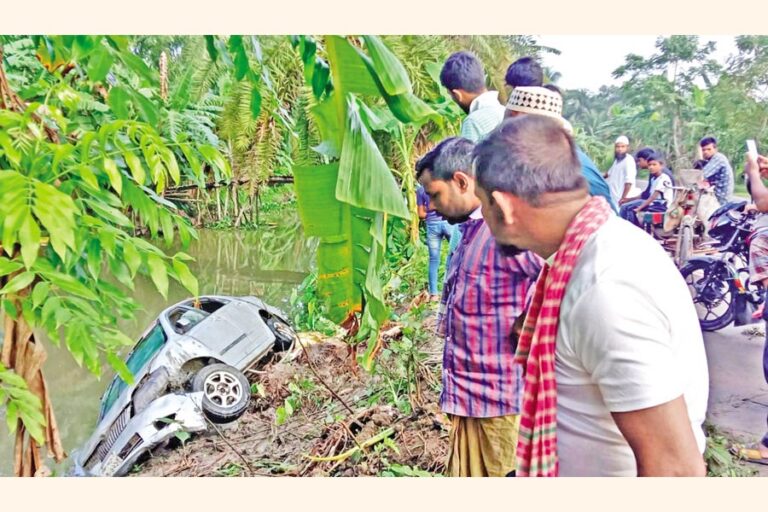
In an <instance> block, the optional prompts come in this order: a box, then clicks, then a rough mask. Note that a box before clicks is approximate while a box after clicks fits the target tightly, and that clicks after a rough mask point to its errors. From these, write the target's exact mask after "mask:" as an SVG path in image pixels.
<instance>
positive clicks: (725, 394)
mask: <svg viewBox="0 0 768 512" xmlns="http://www.w3.org/2000/svg"><path fill="white" fill-rule="evenodd" d="M764 339H765V338H764V332H763V325H762V324H754V325H752V326H746V327H727V328H725V329H723V330H722V331H717V332H706V333H704V343H705V345H706V349H707V360H708V362H709V382H710V387H709V407H708V412H707V420H708V421H709V423H711V424H712V425H714V426H715V427H717V429H718V430H720V431H721V432H723V433H725V434H727V436H728V437H729V438H731V439H732V440H734V441H736V442H740V443H752V442H754V441H756V440H759V439H761V438H762V436H763V434H764V433H765V430H766V415H768V384H766V383H765V379H764V377H763V367H762V353H763V352H762V351H763V343H764ZM744 467H745V468H748V469H751V470H754V471H757V472H758V474H759V475H760V476H768V466H761V465H759V464H745V465H744Z"/></svg>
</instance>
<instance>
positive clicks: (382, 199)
mask: <svg viewBox="0 0 768 512" xmlns="http://www.w3.org/2000/svg"><path fill="white" fill-rule="evenodd" d="M348 111H349V124H348V125H347V130H346V133H345V136H344V144H343V146H342V149H341V161H340V162H339V181H338V183H337V185H336V198H337V199H338V200H339V201H343V202H346V203H349V204H351V205H354V206H357V207H359V208H366V209H368V210H374V211H380V212H384V213H388V214H390V215H394V216H396V217H400V218H402V219H408V218H410V214H409V212H408V208H407V206H406V204H405V201H404V199H403V196H402V194H401V193H400V187H399V186H398V185H397V182H396V181H395V177H394V176H393V175H392V172H391V171H390V169H389V166H388V165H387V162H386V161H385V160H384V157H383V156H382V155H381V152H380V151H379V148H378V147H377V146H376V142H374V140H373V137H371V134H370V133H369V132H368V130H367V128H366V127H365V125H364V124H363V121H362V119H361V118H360V113H359V111H358V109H357V104H356V103H355V102H354V101H350V102H349V104H348ZM362 170H364V172H363V171H362ZM372 190H375V191H376V193H375V194H371V191H372Z"/></svg>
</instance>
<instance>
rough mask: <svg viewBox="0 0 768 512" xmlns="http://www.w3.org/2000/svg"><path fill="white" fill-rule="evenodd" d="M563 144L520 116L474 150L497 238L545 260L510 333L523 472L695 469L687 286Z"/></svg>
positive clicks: (699, 448) (700, 392)
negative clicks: (518, 368) (521, 384)
mask: <svg viewBox="0 0 768 512" xmlns="http://www.w3.org/2000/svg"><path fill="white" fill-rule="evenodd" d="M575 148H576V146H575V143H574V141H573V138H572V137H571V136H570V135H568V134H567V133H566V132H565V131H564V130H563V128H562V126H560V125H559V124H558V123H557V122H556V121H554V120H550V119H547V118H544V117H540V116H525V117H522V118H517V119H510V120H507V121H505V122H504V123H503V124H502V125H501V126H500V127H499V128H498V129H497V130H495V131H494V132H493V133H491V134H490V135H489V136H488V138H487V139H485V140H484V141H482V142H481V143H480V144H478V146H477V148H476V149H475V152H474V154H473V156H474V165H475V173H476V177H477V183H478V187H477V191H476V193H477V195H478V196H479V198H480V200H481V204H482V212H483V217H484V218H485V220H486V222H487V223H488V226H489V227H490V229H491V231H492V232H493V235H494V237H495V238H496V240H497V242H498V243H499V246H500V247H504V246H507V245H514V246H517V247H519V248H525V249H530V250H532V251H533V252H535V253H537V254H539V255H540V256H541V257H543V258H545V259H546V261H547V265H545V267H544V269H543V270H542V276H545V278H544V280H543V281H542V282H540V283H537V293H536V296H535V297H534V299H533V301H532V306H531V311H529V318H528V320H527V322H526V328H525V329H523V335H522V336H521V338H520V342H519V343H520V345H518V357H519V358H522V361H521V362H522V363H523V364H526V371H527V375H526V389H525V399H524V406H523V414H522V417H521V430H520V439H521V442H520V444H518V456H519V457H522V458H523V460H520V459H519V460H518V464H519V467H521V468H524V469H525V468H529V471H528V473H527V474H528V475H532V476H535V475H543V476H554V475H562V476H634V475H640V476H672V475H682V476H704V474H705V473H706V468H705V465H704V461H703V457H702V454H703V452H704V448H705V436H704V432H703V430H702V423H703V422H704V419H705V415H706V407H707V396H708V387H709V376H708V369H707V361H706V356H705V352H704V344H703V339H702V335H701V329H700V328H699V324H698V318H697V316H696V311H695V309H694V306H693V303H692V301H691V298H690V294H689V293H688V289H687V287H686V284H685V282H684V281H683V279H682V277H681V276H680V273H679V272H678V271H677V269H676V268H675V266H674V265H673V263H672V261H671V260H670V259H669V257H668V256H667V254H666V253H665V252H664V250H663V249H662V248H661V247H660V246H659V244H658V243H657V242H655V241H654V240H653V239H652V238H651V237H650V236H649V235H648V234H647V233H644V232H643V231H641V230H638V229H635V228H634V227H632V226H631V225H630V224H628V223H626V222H624V221H623V220H622V219H620V218H618V217H616V216H614V215H610V214H609V210H608V206H607V204H606V203H605V200H604V199H602V198H590V196H589V194H588V192H587V186H586V181H585V180H584V178H583V177H582V176H581V174H580V164H579V160H578V158H577V155H576V150H575ZM648 268H652V269H653V271H652V272H644V271H642V270H640V269H648ZM563 276H567V277H563ZM541 280H542V278H541V277H540V281H541ZM563 281H565V282H563ZM542 297H543V299H541V298H542ZM552 297H556V299H552ZM557 297H560V298H557ZM540 300H543V302H540ZM553 302H554V303H553ZM542 304H543V307H542ZM542 318H544V320H545V321H543V322H542V321H541V319H542ZM553 324H554V337H555V341H554V342H552V341H547V340H551V338H552V337H553V334H552V325H553ZM531 332H532V333H533V334H530V333H531ZM530 339H532V340H533V341H530V346H528V347H527V349H528V350H527V351H526V350H525V348H526V343H527V341H528V340H530ZM541 340H544V341H541ZM537 343H538V345H537ZM521 346H522V347H524V349H523V350H521V349H520V347H521ZM547 351H554V355H553V356H552V357H553V360H554V363H553V364H554V381H555V382H556V386H552V384H551V379H552V378H553V376H552V373H550V372H548V371H547V368H549V365H550V363H549V362H548V361H549V360H550V359H548V358H543V356H542V355H541V354H545V355H546V354H548V353H551V352H547ZM547 357H549V356H547ZM532 360H533V363H534V364H531V362H532ZM553 392H554V394H555V397H556V399H555V402H554V403H555V404H556V405H552V398H551V396H552V393H553ZM531 396H534V397H537V398H538V399H539V400H535V401H529V397H531ZM540 403H543V405H539V404H540ZM547 403H549V404H550V405H547ZM547 407H549V408H550V409H547ZM552 407H554V408H555V409H556V416H555V417H556V426H555V425H553V423H552V420H551V419H550V418H551V415H552V410H551V408H552ZM540 413H541V414H540ZM532 418H533V420H532ZM542 422H543V423H544V425H545V426H549V427H550V429H551V428H552V427H553V426H554V432H555V435H556V442H555V443H550V444H546V443H542V442H539V443H538V444H537V443H536V442H533V441H531V439H532V440H534V441H535V440H536V439H539V440H540V439H542V438H546V437H547V436H551V430H546V429H544V428H542V427H541V424H542ZM531 432H532V434H531ZM526 439H528V441H526ZM526 442H527V443H528V447H526V445H525V443H526ZM552 445H554V447H556V448H555V449H554V455H553V453H552V452H553V447H552ZM531 447H532V448H531ZM521 448H523V449H522V450H521ZM526 453H532V454H533V455H530V456H529V459H530V461H529V462H530V463H529V464H522V465H521V462H523V463H525V462H526V461H525V460H524V458H525V457H526V456H527V455H526ZM542 453H543V456H542V455H541V454H542ZM536 457H538V458H536ZM542 467H544V468H547V470H546V471H541V469H540V468H542ZM520 474H525V473H522V472H521V473H520Z"/></svg>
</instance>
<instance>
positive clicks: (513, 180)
mask: <svg viewBox="0 0 768 512" xmlns="http://www.w3.org/2000/svg"><path fill="white" fill-rule="evenodd" d="M472 158H473V160H474V164H475V175H476V178H477V181H478V183H479V184H480V186H481V187H482V188H484V189H485V190H486V191H488V192H489V193H490V192H494V191H497V190H499V191H503V192H508V193H511V194H513V195H515V196H517V197H519V198H521V199H523V200H525V201H526V202H528V203H529V204H531V205H533V206H539V205H540V204H541V203H540V196H541V195H542V194H546V193H551V192H569V191H576V190H581V191H584V193H585V194H586V193H587V192H588V187H587V180H586V179H585V178H584V175H583V174H582V172H581V162H580V161H579V157H578V154H577V152H576V142H575V141H574V140H573V137H571V136H570V135H569V134H568V132H566V131H565V129H564V128H563V125H562V124H561V123H560V122H559V121H557V120H555V119H553V118H551V117H547V116H520V117H513V118H510V119H507V120H506V121H504V122H503V123H502V124H501V125H499V126H498V127H497V128H496V129H495V130H493V131H492V132H491V133H490V134H489V135H487V136H486V138H484V139H482V140H481V141H480V142H479V143H478V144H477V146H475V151H474V153H473V154H472Z"/></svg>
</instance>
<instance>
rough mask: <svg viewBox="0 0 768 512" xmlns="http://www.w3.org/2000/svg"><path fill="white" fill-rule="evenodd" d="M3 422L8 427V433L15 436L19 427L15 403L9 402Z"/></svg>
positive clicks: (17, 410) (17, 409)
mask: <svg viewBox="0 0 768 512" xmlns="http://www.w3.org/2000/svg"><path fill="white" fill-rule="evenodd" d="M5 421H6V424H7V425H8V433H9V434H15V433H16V428H17V427H18V425H19V408H18V406H17V405H16V402H15V401H13V402H10V403H9V404H8V407H7V408H6V410H5Z"/></svg>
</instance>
